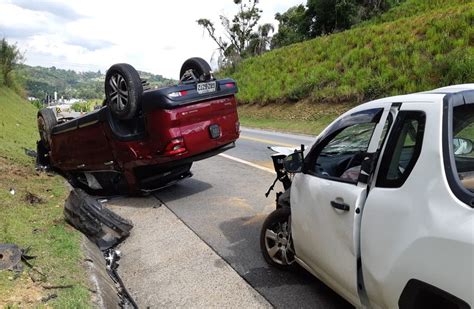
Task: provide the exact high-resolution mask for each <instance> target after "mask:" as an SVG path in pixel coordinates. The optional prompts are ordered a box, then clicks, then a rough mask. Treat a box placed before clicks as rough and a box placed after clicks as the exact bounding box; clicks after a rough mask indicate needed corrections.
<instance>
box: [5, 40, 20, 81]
mask: <svg viewBox="0 0 474 309" xmlns="http://www.w3.org/2000/svg"><path fill="white" fill-rule="evenodd" d="M23 59H24V57H23V55H22V53H21V52H20V50H19V49H18V47H17V46H16V44H8V42H7V40H6V39H5V38H3V39H2V41H1V43H0V74H1V78H2V79H1V80H0V82H1V83H0V84H2V83H3V84H4V85H6V86H8V87H11V86H13V83H14V81H13V77H12V76H11V73H12V71H13V70H14V69H15V66H16V65H17V64H18V63H20V62H21V61H23Z"/></svg>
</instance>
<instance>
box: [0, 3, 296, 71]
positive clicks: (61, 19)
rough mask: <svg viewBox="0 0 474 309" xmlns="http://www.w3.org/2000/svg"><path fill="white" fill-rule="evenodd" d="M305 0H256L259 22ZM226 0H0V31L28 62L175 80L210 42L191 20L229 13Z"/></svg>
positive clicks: (207, 52) (205, 54)
mask: <svg viewBox="0 0 474 309" xmlns="http://www.w3.org/2000/svg"><path fill="white" fill-rule="evenodd" d="M303 2H305V0H261V1H260V4H259V7H260V8H261V9H262V10H263V16H262V19H261V22H262V23H266V22H270V23H273V24H274V25H275V26H276V21H275V20H274V15H275V13H277V12H283V11H285V10H286V9H288V8H289V7H290V6H293V5H296V4H300V3H303ZM235 12H236V7H235V5H234V4H233V1H232V0H201V1H193V0H174V1H146V0H135V1H133V2H132V1H129V0H116V1H113V0H104V1H96V0H82V1H72V0H69V1H66V0H64V1H45V0H36V1H24V0H0V35H3V36H5V37H7V39H9V40H11V41H13V42H17V44H18V46H19V47H20V49H22V50H25V51H26V58H27V61H26V63H27V64H31V65H42V66H52V65H54V66H56V67H60V68H66V69H75V70H81V71H84V70H94V71H95V70H98V69H100V70H102V71H104V70H105V69H107V68H108V67H109V66H110V65H112V64H114V63H117V62H128V63H130V64H132V65H133V66H135V67H136V68H137V69H139V70H143V71H148V72H153V73H155V74H162V75H164V76H166V77H172V78H178V74H179V69H180V67H181V64H182V63H183V62H184V61H185V60H186V59H187V58H190V57H196V56H197V57H202V58H204V59H206V60H210V59H211V56H212V54H213V53H214V51H215V50H216V46H215V43H214V42H213V41H212V40H211V39H210V38H209V37H208V36H207V34H206V33H205V31H204V30H203V29H202V28H200V27H199V26H198V25H197V23H196V20H197V19H199V18H208V19H211V20H212V21H214V22H215V23H216V24H218V23H219V15H221V14H224V15H226V16H229V17H231V16H233V14H235Z"/></svg>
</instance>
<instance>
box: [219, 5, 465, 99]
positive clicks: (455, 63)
mask: <svg viewBox="0 0 474 309" xmlns="http://www.w3.org/2000/svg"><path fill="white" fill-rule="evenodd" d="M406 16H409V18H408V17H406ZM473 20H474V5H473V3H472V1H467V0H457V1H455V0H448V1H441V0H434V1H428V0H409V1H407V2H405V3H404V4H402V5H400V6H399V7H397V8H395V9H394V10H391V11H389V12H388V13H387V14H385V15H384V16H382V17H380V18H379V20H374V21H372V22H371V23H370V22H369V23H367V24H366V25H364V26H361V27H357V28H354V29H351V30H348V31H345V32H341V33H337V34H333V35H329V36H324V37H320V38H317V39H314V40H311V41H306V42H302V43H298V44H294V45H291V46H288V47H284V48H281V49H277V50H274V51H272V52H269V53H266V54H264V55H262V56H259V57H254V58H250V59H247V60H245V61H243V62H242V63H240V64H239V65H237V67H236V68H235V69H234V70H231V69H228V70H227V71H224V72H222V73H221V74H223V75H230V76H231V77H233V78H235V79H236V80H237V82H238V83H239V88H240V94H239V99H240V102H241V103H244V104H245V103H264V104H266V103H273V102H295V101H300V100H305V101H309V102H329V103H334V102H353V103H358V102H362V101H365V100H369V99H373V98H377V97H381V96H387V95H395V94H400V93H410V92H416V91H421V90H427V89H433V88H436V87H439V86H444V85H449V84H456V83H465V82H473V81H474V49H473V45H474V44H473V43H474V27H473Z"/></svg>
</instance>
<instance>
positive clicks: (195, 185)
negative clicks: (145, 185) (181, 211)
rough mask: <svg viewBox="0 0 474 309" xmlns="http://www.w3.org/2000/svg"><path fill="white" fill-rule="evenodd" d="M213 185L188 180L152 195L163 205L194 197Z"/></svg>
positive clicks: (192, 179) (191, 179)
mask: <svg viewBox="0 0 474 309" xmlns="http://www.w3.org/2000/svg"><path fill="white" fill-rule="evenodd" d="M211 188H212V185H211V184H209V183H207V182H204V181H200V180H197V179H194V178H190V179H186V180H184V181H182V182H179V183H177V184H175V185H173V186H170V187H167V188H165V189H163V190H159V191H156V192H154V193H153V194H152V195H153V196H155V197H156V198H158V199H159V200H161V201H162V202H163V203H168V202H172V201H179V200H180V199H184V198H187V197H190V196H192V195H195V194H198V193H201V192H204V191H207V190H209V189H211Z"/></svg>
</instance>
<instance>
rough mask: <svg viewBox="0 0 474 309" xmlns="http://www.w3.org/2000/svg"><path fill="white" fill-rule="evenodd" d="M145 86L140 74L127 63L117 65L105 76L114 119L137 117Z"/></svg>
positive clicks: (108, 100) (109, 103)
mask: <svg viewBox="0 0 474 309" xmlns="http://www.w3.org/2000/svg"><path fill="white" fill-rule="evenodd" d="M142 94H143V85H142V81H141V79H140V75H138V72H137V71H136V70H135V69H134V68H133V67H132V66H131V65H129V64H127V63H117V64H114V65H113V66H111V67H110V68H109V70H108V71H107V74H106V75H105V97H106V100H107V105H108V106H109V108H110V111H111V112H112V115H113V116H114V117H117V118H118V119H132V118H133V117H135V115H136V113H137V110H138V104H139V101H140V97H141V96H142Z"/></svg>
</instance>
